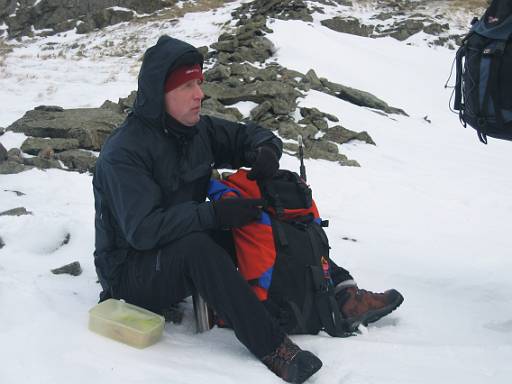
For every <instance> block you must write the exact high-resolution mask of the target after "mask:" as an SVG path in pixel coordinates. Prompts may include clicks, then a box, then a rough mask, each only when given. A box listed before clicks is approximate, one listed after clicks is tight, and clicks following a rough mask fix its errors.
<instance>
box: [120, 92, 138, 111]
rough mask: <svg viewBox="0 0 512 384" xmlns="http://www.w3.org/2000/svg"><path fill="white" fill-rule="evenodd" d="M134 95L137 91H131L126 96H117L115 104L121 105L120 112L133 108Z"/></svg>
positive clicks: (135, 95)
mask: <svg viewBox="0 0 512 384" xmlns="http://www.w3.org/2000/svg"><path fill="white" fill-rule="evenodd" d="M136 97H137V91H132V92H130V94H129V95H128V96H126V97H121V98H119V101H118V102H117V104H119V106H120V107H121V112H123V113H126V111H128V110H130V109H131V108H133V103H134V102H135V99H136Z"/></svg>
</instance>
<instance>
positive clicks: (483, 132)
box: [477, 40, 506, 144]
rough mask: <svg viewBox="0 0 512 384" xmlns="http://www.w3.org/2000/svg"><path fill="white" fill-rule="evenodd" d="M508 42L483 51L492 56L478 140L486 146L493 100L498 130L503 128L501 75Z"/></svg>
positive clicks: (479, 120) (496, 43)
mask: <svg viewBox="0 0 512 384" xmlns="http://www.w3.org/2000/svg"><path fill="white" fill-rule="evenodd" d="M505 47H506V41H503V40H498V41H496V42H495V44H493V45H492V46H491V47H488V48H486V49H485V50H484V51H483V53H482V54H483V55H485V56H490V60H491V63H490V68H489V80H488V82H487V86H486V88H485V93H484V97H483V102H482V111H481V112H482V113H481V116H480V118H479V119H478V121H477V122H478V127H477V132H478V138H479V139H480V141H481V142H482V143H484V144H487V119H488V117H489V116H490V111H489V105H490V102H491V95H494V97H493V98H492V106H493V109H494V116H495V118H496V126H497V127H498V129H501V128H502V127H503V124H504V123H503V116H502V114H501V105H502V104H501V96H500V92H499V87H500V84H499V75H500V70H501V64H502V56H503V53H504V52H505Z"/></svg>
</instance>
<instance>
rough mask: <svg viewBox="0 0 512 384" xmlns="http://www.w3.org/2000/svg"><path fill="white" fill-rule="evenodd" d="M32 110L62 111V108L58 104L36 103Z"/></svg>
mask: <svg viewBox="0 0 512 384" xmlns="http://www.w3.org/2000/svg"><path fill="white" fill-rule="evenodd" d="M34 111H43V112H64V108H62V107H59V106H58V105H38V106H37V107H35V108H34Z"/></svg>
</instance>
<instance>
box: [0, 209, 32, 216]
mask: <svg viewBox="0 0 512 384" xmlns="http://www.w3.org/2000/svg"><path fill="white" fill-rule="evenodd" d="M25 215H32V212H30V211H27V209H26V208H25V207H17V208H12V209H9V210H7V211H3V212H0V216H25Z"/></svg>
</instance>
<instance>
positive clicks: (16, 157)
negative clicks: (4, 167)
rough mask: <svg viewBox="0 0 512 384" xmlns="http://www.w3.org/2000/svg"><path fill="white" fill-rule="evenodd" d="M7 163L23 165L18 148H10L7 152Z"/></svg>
mask: <svg viewBox="0 0 512 384" xmlns="http://www.w3.org/2000/svg"><path fill="white" fill-rule="evenodd" d="M7 161H12V162H14V163H19V164H23V155H22V154H21V150H20V149H19V148H11V149H9V150H8V151H7Z"/></svg>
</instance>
